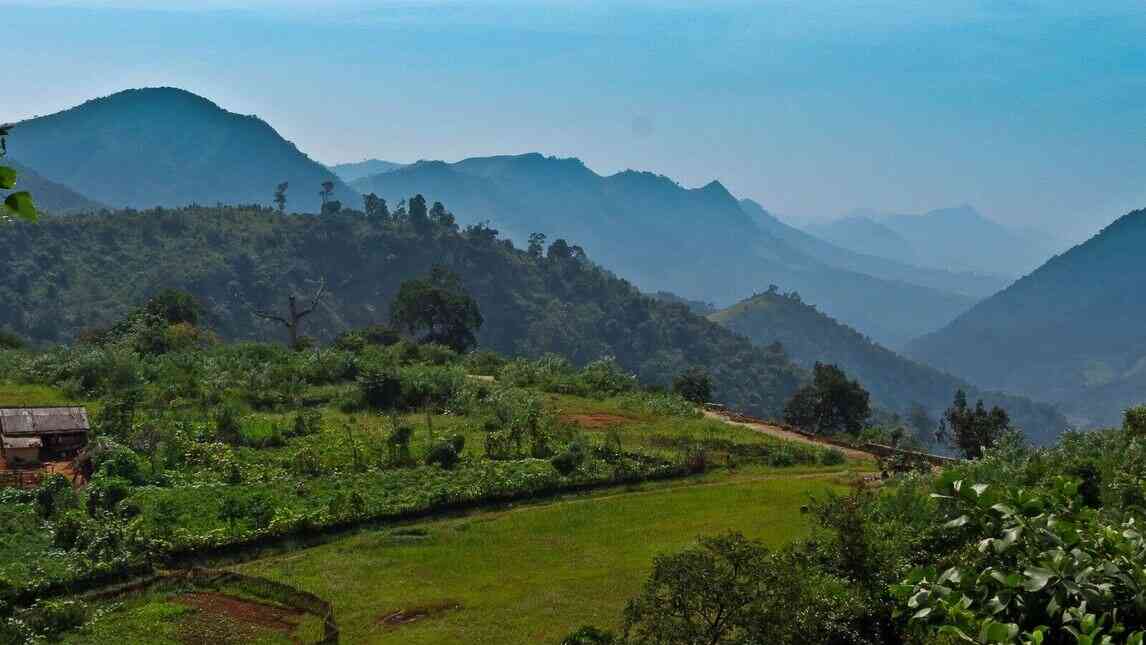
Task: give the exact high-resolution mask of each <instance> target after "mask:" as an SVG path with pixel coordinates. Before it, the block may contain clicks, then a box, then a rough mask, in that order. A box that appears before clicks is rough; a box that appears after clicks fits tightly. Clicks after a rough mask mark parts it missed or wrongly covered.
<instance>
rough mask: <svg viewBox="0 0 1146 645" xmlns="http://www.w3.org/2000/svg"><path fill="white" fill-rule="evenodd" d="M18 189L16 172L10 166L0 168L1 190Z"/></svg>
mask: <svg viewBox="0 0 1146 645" xmlns="http://www.w3.org/2000/svg"><path fill="white" fill-rule="evenodd" d="M15 187H16V171H15V170H12V169H11V168H9V167H8V166H0V188H3V189H4V190H11V189H13V188H15Z"/></svg>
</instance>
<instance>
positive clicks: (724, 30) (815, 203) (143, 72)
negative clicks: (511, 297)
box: [0, 0, 1146, 239]
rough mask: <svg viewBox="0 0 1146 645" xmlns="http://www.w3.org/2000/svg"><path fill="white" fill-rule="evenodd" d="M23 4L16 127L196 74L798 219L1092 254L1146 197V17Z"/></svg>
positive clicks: (324, 129)
mask: <svg viewBox="0 0 1146 645" xmlns="http://www.w3.org/2000/svg"><path fill="white" fill-rule="evenodd" d="M0 6H2V7H3V11H2V14H0V15H2V16H3V18H2V19H3V21H4V23H5V29H4V32H5V38H6V39H7V43H6V47H5V50H6V54H7V62H8V65H7V67H6V69H5V76H6V79H5V92H4V101H3V105H2V106H0V110H2V113H0V119H2V120H9V121H11V120H17V119H20V118H24V117H27V116H31V115H35V114H47V113H50V112H54V111H57V110H59V109H63V108H65V107H69V106H72V105H75V104H77V103H79V102H82V101H83V100H85V99H87V98H91V97H94V96H99V95H104V94H109V93H111V92H114V91H118V90H120V89H124V88H127V87H139V86H154V85H174V86H179V87H183V88H186V89H188V90H191V91H194V92H197V93H200V94H202V95H204V96H207V97H208V98H211V99H212V100H214V101H216V102H217V103H219V104H220V105H221V106H223V107H225V108H227V109H230V110H233V111H235V112H240V113H244V114H258V115H259V116H261V117H263V118H264V119H266V120H267V121H269V122H270V123H271V124H272V125H273V126H275V127H276V128H277V129H278V130H279V132H280V133H282V134H283V135H284V136H286V137H287V138H288V139H291V140H292V141H294V142H295V143H297V144H298V145H299V146H300V147H301V148H302V149H303V150H305V151H307V152H308V153H309V154H310V155H311V156H313V157H315V158H317V159H319V160H320V161H323V162H339V161H355V160H359V159H362V158H366V157H380V158H383V159H390V160H395V161H413V160H416V159H420V158H434V159H446V160H455V159H460V158H463V157H466V156H474V155H487V154H500V153H520V152H528V151H539V152H543V153H546V154H553V155H559V156H577V157H580V158H582V159H583V160H585V162H586V163H587V164H588V165H589V166H590V167H592V168H594V169H596V170H598V171H599V172H605V173H608V172H615V171H617V170H622V169H625V168H638V169H645V170H653V171H657V172H660V173H663V174H666V175H669V176H671V177H673V178H674V179H677V180H679V181H680V182H682V183H683V184H685V185H688V186H697V185H701V184H704V183H706V182H707V181H709V180H711V179H714V178H716V179H720V180H721V181H723V182H724V183H725V184H726V185H727V186H728V187H729V188H730V189H731V190H732V191H733V192H734V193H736V194H738V195H742V196H748V197H752V198H754V199H756V200H758V201H760V202H761V203H762V204H764V205H765V206H766V207H768V208H770V209H773V210H775V211H776V212H779V213H781V214H791V215H798V216H805V217H824V216H834V215H838V214H840V213H842V212H844V211H848V210H851V209H853V208H858V207H869V208H875V209H878V210H888V211H898V212H915V211H923V210H927V209H931V208H937V207H942V206H948V205H955V204H961V203H970V204H973V205H975V206H976V207H977V208H979V210H980V211H982V212H983V213H984V214H986V215H987V216H989V217H992V218H994V219H996V220H998V221H1001V222H1005V223H1008V224H1011V225H1014V226H1016V227H1031V228H1037V229H1042V230H1047V231H1050V232H1054V233H1056V234H1059V235H1062V236H1066V237H1068V238H1070V239H1078V238H1080V237H1082V236H1085V235H1087V234H1090V233H1093V232H1094V231H1095V230H1097V229H1098V228H1099V227H1101V226H1103V225H1105V224H1106V223H1108V222H1109V221H1111V220H1112V219H1114V218H1115V217H1117V216H1118V215H1120V214H1122V213H1124V212H1125V211H1128V210H1130V209H1132V208H1136V207H1141V206H1146V47H1144V46H1142V41H1141V36H1142V34H1144V33H1146V8H1144V7H1146V5H1144V4H1143V3H1141V2H1106V1H1102V0H1099V1H1098V2H1088V3H1079V2H1074V1H1072V2H1059V1H1047V2H1025V1H1007V0H992V1H990V2H962V1H959V0H944V1H943V2H933V1H928V2H908V1H905V0H867V1H855V0H852V1H848V2H843V1H837V0H824V1H820V0H798V1H783V2H769V1H763V2H736V1H731V0H729V1H722V0H709V1H706V2H703V3H700V2H679V1H678V2H673V1H657V0H645V1H625V2H602V1H599V0H581V1H578V2H572V1H568V2H567V1H557V0H552V1H550V0H533V1H530V2H522V1H513V0H500V1H499V0H477V1H470V2H461V1H449V2H447V1H441V0H420V1H409V0H406V1H403V2H370V1H367V0H357V1H356V0H326V1H313V0H312V1H310V2H301V1H290V0H288V1H285V2H272V1H269V0H198V1H196V2H185V1H183V0H172V1H170V2H157V1H155V0H151V1H147V2H145V1H143V0H88V1H82V0H75V1H64V0H39V1H37V2H16V3H12V2H5V1H4V0H0ZM13 87H18V88H19V90H18V91H14V90H13V89H12V88H13Z"/></svg>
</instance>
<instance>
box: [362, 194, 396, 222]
mask: <svg viewBox="0 0 1146 645" xmlns="http://www.w3.org/2000/svg"><path fill="white" fill-rule="evenodd" d="M362 210H363V211H365V212H366V216H367V217H376V218H381V219H383V220H385V219H389V217H390V209H389V208H387V207H386V200H385V199H382V198H381V197H379V196H378V195H375V194H374V193H369V194H367V195H363V196H362Z"/></svg>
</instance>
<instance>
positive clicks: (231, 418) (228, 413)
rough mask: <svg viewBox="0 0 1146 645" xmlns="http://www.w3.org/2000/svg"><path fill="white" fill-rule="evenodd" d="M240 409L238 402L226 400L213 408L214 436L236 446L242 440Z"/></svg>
mask: <svg viewBox="0 0 1146 645" xmlns="http://www.w3.org/2000/svg"><path fill="white" fill-rule="evenodd" d="M242 414H243V413H242V410H240V409H239V406H238V404H236V403H234V402H232V401H228V402H226V403H224V404H223V405H220V406H219V407H217V408H215V412H214V414H213V415H212V417H213V419H212V420H213V421H214V422H215V436H216V437H217V438H218V439H219V441H222V442H223V443H226V444H230V445H232V446H236V445H238V444H239V443H240V441H241V440H242V430H243V428H242Z"/></svg>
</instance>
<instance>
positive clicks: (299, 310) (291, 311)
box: [255, 280, 326, 349]
mask: <svg viewBox="0 0 1146 645" xmlns="http://www.w3.org/2000/svg"><path fill="white" fill-rule="evenodd" d="M325 294H326V281H325V280H322V281H320V282H319V284H318V289H317V290H316V291H315V292H314V296H313V297H311V299H310V303H309V304H308V305H307V306H305V307H300V305H299V298H298V296H297V295H295V294H293V293H292V294H290V296H289V297H288V298H287V315H285V316H280V315H278V314H275V313H271V312H269V311H263V310H258V311H256V312H255V315H256V316H258V317H259V318H262V319H264V320H272V321H274V322H278V323H282V324H283V326H284V327H286V328H287V334H288V335H289V337H290V346H291V348H292V349H299V348H300V346H299V341H300V339H301V338H302V335H301V334H300V333H299V330H300V329H301V325H302V319H303V318H306V317H307V316H309V315H310V314H312V313H314V310H315V309H317V308H318V305H319V303H320V302H322V297H323V296H324V295H325Z"/></svg>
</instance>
